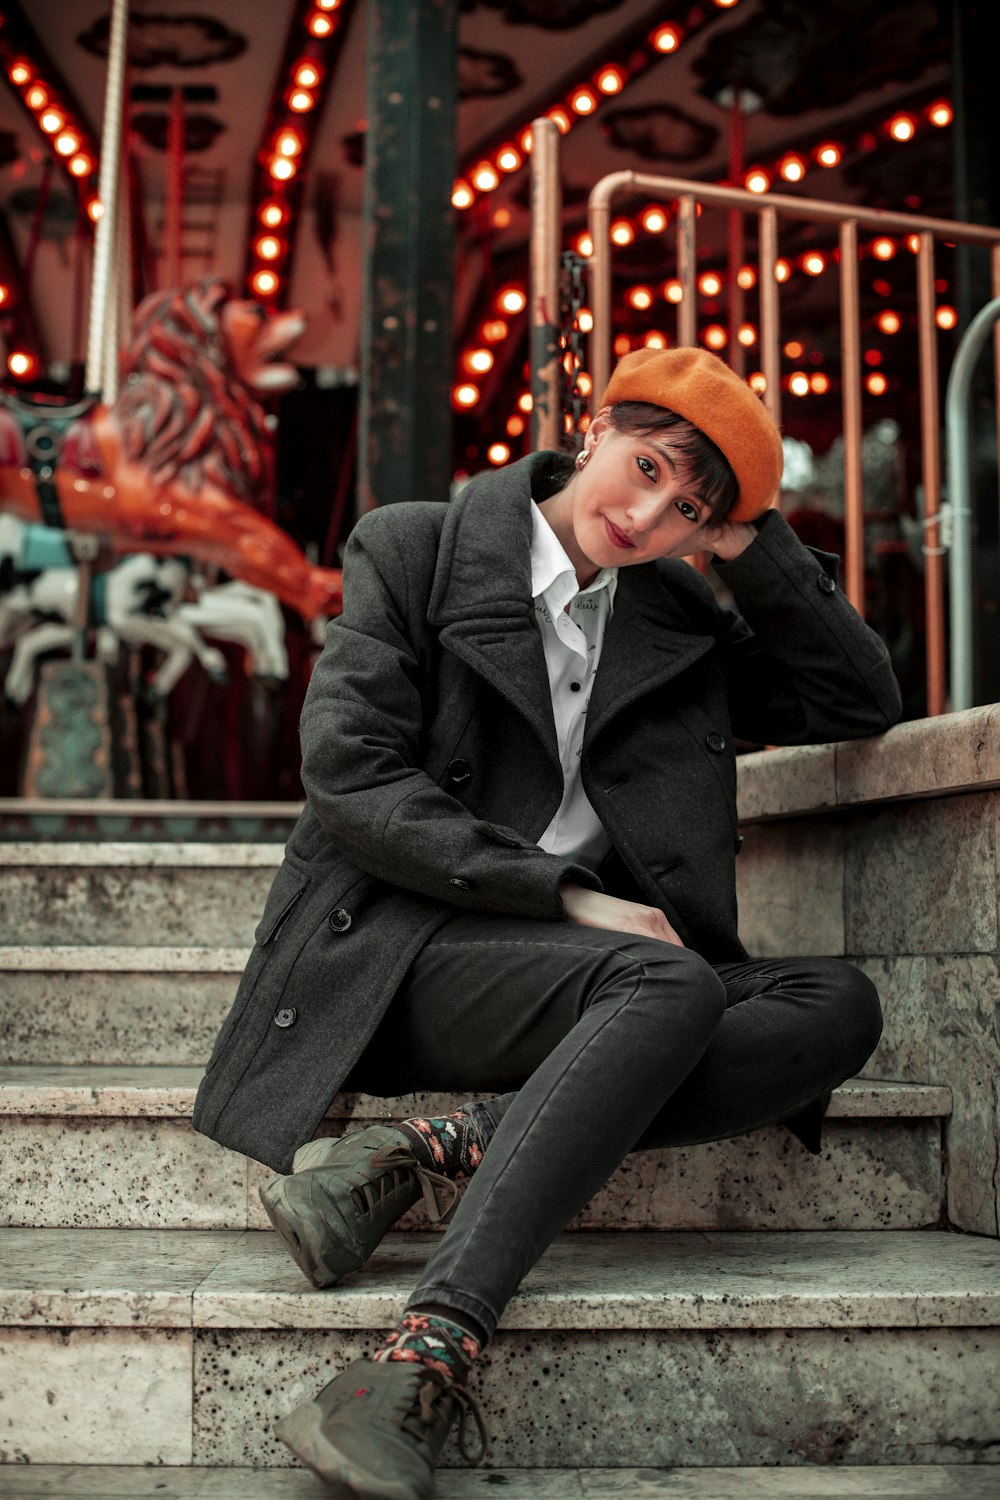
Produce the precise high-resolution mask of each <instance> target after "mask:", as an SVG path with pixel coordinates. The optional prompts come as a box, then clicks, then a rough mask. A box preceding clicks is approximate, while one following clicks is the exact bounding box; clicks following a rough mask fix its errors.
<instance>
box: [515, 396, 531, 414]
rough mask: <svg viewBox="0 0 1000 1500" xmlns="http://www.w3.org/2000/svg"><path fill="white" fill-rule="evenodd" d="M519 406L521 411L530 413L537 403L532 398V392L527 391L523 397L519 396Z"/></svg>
mask: <svg viewBox="0 0 1000 1500" xmlns="http://www.w3.org/2000/svg"><path fill="white" fill-rule="evenodd" d="M517 404H518V406H519V408H520V409H521V411H524V412H528V411H530V410H531V408H532V407H533V406H534V404H535V403H534V401H533V400H532V398H531V394H530V392H529V391H525V392H524V394H523V395H521V396H518V398H517Z"/></svg>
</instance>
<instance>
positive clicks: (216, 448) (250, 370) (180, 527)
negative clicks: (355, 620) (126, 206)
mask: <svg viewBox="0 0 1000 1500" xmlns="http://www.w3.org/2000/svg"><path fill="white" fill-rule="evenodd" d="M303 328H304V321H303V319H302V317H301V315H300V314H298V313H268V312H266V311H265V309H264V308H262V307H261V306H260V305H259V304H258V303H255V302H249V301H242V300H239V299H237V298H235V297H234V296H233V295H232V293H231V291H230V289H229V288H228V287H227V285H226V283H224V282H222V281H218V280H209V281H204V282H200V283H198V284H196V285H194V286H190V287H187V288H185V289H184V290H182V291H168V292H156V293H153V295H151V296H149V297H147V298H146V299H145V300H144V301H143V302H142V303H140V305H139V307H138V308H137V309H136V313H135V318H134V323H133V332H132V338H131V342H130V343H129V345H128V347H127V349H126V350H125V352H124V355H123V362H122V384H121V389H120V392H119V395H118V397H117V399H116V400H115V401H114V403H113V404H112V405H110V406H104V405H101V404H99V403H97V402H80V403H77V405H76V406H73V407H66V406H58V405H55V404H53V403H48V402H44V401H31V400H19V399H17V398H14V397H12V396H11V395H9V394H7V395H4V396H0V511H6V512H8V513H10V514H12V515H14V516H17V517H19V518H20V519H21V520H22V521H26V522H42V523H44V524H46V525H49V526H55V527H60V528H64V529H68V530H72V531H81V532H90V533H97V534H99V535H100V536H102V537H104V538H106V539H107V540H108V541H109V542H110V543H111V544H112V545H113V546H115V547H117V548H118V549H119V550H120V551H128V552H151V553H156V554H158V555H174V556H183V557H189V558H194V559H196V560H197V561H199V562H202V563H205V564H208V565H212V566H215V567H218V568H221V569H223V570H224V571H225V572H226V573H228V574H230V575H231V576H232V577H234V578H239V579H242V580H243V581H244V582H246V583H249V584H252V585H253V586H255V587H257V588H261V589H265V590H267V591H269V592H272V593H274V594H276V595H277V596H278V598H279V599H281V600H282V601H283V602H284V603H285V604H287V605H289V607H290V608H292V609H294V610H296V611H297V612H298V613H299V614H300V615H302V617H303V618H304V619H305V620H316V619H317V618H318V617H321V616H327V615H331V614H336V613H338V611H339V609H340V604H341V575H340V570H339V569H335V568H322V567H318V566H316V565H314V564H312V563H310V562H309V561H308V559H307V558H306V557H305V556H304V555H303V553H302V552H301V551H300V549H299V548H298V547H297V546H296V544H295V543H294V542H293V541H292V539H291V537H290V536H288V534H287V533H286V532H284V531H282V530H281V528H280V527H278V526H276V525H275V524H274V522H273V521H271V520H269V519H268V518H267V517H266V516H264V515H262V514H261V511H260V510H259V508H258V507H259V506H260V505H261V504H263V503H265V502H266V501H267V499H268V498H269V497H270V493H271V488H272V473H271V456H270V455H271V446H272V444H271V434H270V430H269V419H268V417H267V415H266V413H265V411H264V408H263V406H262V405H261V403H260V401H259V400H258V395H273V394H275V393H276V392H279V391H283V390H287V389H288V388H289V387H290V386H292V385H293V384H294V383H295V381H296V379H297V376H296V371H295V368H294V366H292V365H291V364H288V363H286V362H284V356H285V355H286V354H287V352H288V350H289V348H290V346H291V345H292V344H293V343H294V341H295V340H296V339H297V338H298V337H299V336H300V335H301V333H302V331H303Z"/></svg>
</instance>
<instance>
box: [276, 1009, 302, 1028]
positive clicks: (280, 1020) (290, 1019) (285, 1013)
mask: <svg viewBox="0 0 1000 1500" xmlns="http://www.w3.org/2000/svg"><path fill="white" fill-rule="evenodd" d="M297 1015H298V1011H297V1010H296V1009H295V1006H294V1005H286V1006H283V1007H282V1009H281V1010H276V1011H275V1012H274V1024H275V1026H294V1025H295V1018H296V1016H297Z"/></svg>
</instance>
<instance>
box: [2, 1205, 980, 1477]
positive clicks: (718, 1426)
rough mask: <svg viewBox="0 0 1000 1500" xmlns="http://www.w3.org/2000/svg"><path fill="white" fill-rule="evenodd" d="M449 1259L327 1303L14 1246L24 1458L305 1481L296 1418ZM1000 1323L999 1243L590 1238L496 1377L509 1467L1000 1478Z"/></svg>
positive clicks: (938, 1235)
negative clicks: (290, 1427) (941, 1469)
mask: <svg viewBox="0 0 1000 1500" xmlns="http://www.w3.org/2000/svg"><path fill="white" fill-rule="evenodd" d="M433 1242H434V1241H433V1236H421V1235H392V1236H389V1237H388V1238H387V1240H386V1241H385V1242H384V1243H383V1245H382V1246H381V1247H380V1249H379V1251H378V1253H377V1254H376V1255H375V1256H374V1257H373V1259H372V1261H371V1262H370V1263H369V1265H368V1266H367V1267H366V1269H365V1271H364V1272H363V1273H361V1274H360V1275H358V1276H356V1277H354V1278H352V1279H351V1280H350V1281H348V1282H346V1283H344V1284H343V1285H342V1286H340V1287H337V1288H334V1289H332V1290H330V1291H326V1292H317V1291H315V1290H313V1289H312V1288H309V1287H307V1286H306V1284H305V1283H304V1282H303V1280H302V1278H301V1276H300V1275H299V1273H298V1271H297V1270H296V1269H295V1267H294V1266H293V1265H292V1263H291V1262H290V1260H289V1259H288V1257H287V1255H286V1254H285V1252H284V1250H283V1249H282V1247H281V1245H280V1243H279V1242H278V1240H277V1238H276V1236H274V1235H272V1234H269V1233H260V1232H253V1231H248V1232H244V1233H226V1232H214V1233H213V1232H208V1233H206V1232H191V1233H189V1232H184V1231H177V1230H174V1231H155V1230H154V1231H141V1230H140V1231H135V1230H133V1231H118V1230H39V1229H21V1230H19V1229H7V1230H3V1231H0V1328H2V1330H3V1331H2V1333H0V1368H2V1369H3V1370H4V1372H5V1375H4V1380H5V1392H4V1395H5V1400H4V1407H3V1410H4V1425H3V1437H2V1440H0V1447H2V1449H3V1453H4V1456H5V1457H6V1458H7V1459H8V1460H10V1461H15V1462H16V1461H19V1462H21V1463H31V1464H35V1463H39V1464H53V1463H54V1464H58V1463H67V1462H72V1463H75V1464H80V1463H95V1464H108V1463H112V1462H115V1463H119V1464H146V1463H149V1464H167V1465H170V1464H177V1465H188V1464H195V1465H201V1466H207V1467H213V1468H214V1467H222V1468H225V1467H242V1466H250V1467H257V1466H259V1467H269V1466H272V1467H281V1466H283V1465H285V1464H286V1463H287V1462H288V1461H289V1455H288V1454H287V1453H286V1451H285V1450H284V1449H283V1447H282V1446H281V1445H280V1444H279V1443H278V1442H277V1441H276V1440H275V1438H274V1436H273V1425H274V1421H275V1419H276V1418H277V1417H278V1416H279V1415H281V1414H282V1413H284V1412H286V1411H287V1410H289V1409H290V1407H292V1406H293V1405H295V1404H296V1403H297V1402H299V1401H300V1400H302V1399H304V1398H305V1397H307V1396H308V1395H310V1394H312V1393H314V1392H315V1390H316V1389H317V1388H318V1387H319V1386H321V1385H322V1384H323V1383H324V1382H325V1381H326V1380H328V1379H329V1378H330V1376H331V1374H332V1373H333V1372H335V1371H336V1370H337V1369H338V1368H340V1367H341V1366H342V1365H343V1364H344V1363H346V1362H347V1361H349V1360H351V1359H353V1358H356V1357H358V1356H360V1355H362V1354H364V1353H365V1352H366V1351H367V1350H370V1349H371V1347H372V1344H373V1340H374V1339H375V1338H376V1337H377V1336H378V1333H379V1332H380V1330H382V1329H384V1328H385V1327H386V1326H387V1325H390V1324H391V1323H392V1322H393V1321H395V1319H396V1318H398V1316H399V1315H400V1313H401V1311H402V1308H403V1306H404V1303H405V1299H406V1295H407V1293H408V1291H409V1289H410V1288H411V1287H412V1285H413V1283H414V1279H415V1277H416V1276H417V1275H418V1274H419V1271H420V1267H421V1266H422V1264H423V1261H424V1258H425V1256H426V1255H427V1253H428V1251H429V1249H430V1247H431V1246H432V1244H433ZM998 1322H1000V1244H998V1243H997V1242H996V1241H994V1240H991V1239H987V1238H985V1237H977V1236H973V1235H960V1234H954V1233H949V1232H942V1231H937V1232H930V1233H907V1232H902V1233H897V1234H892V1235H888V1234H886V1233H884V1232H874V1233H866V1232H859V1233H855V1234H845V1233H841V1232H834V1233H823V1232H821V1233H810V1232H807V1233H797V1234H781V1233H764V1234H756V1233H753V1234H751V1233H743V1234H717V1233H708V1234H636V1235H620V1234H608V1235H600V1234H595V1235H565V1236H562V1237H561V1238H560V1239H559V1240H558V1241H557V1242H556V1244H554V1245H553V1246H552V1247H551V1249H550V1250H549V1251H548V1252H547V1253H546V1254H545V1255H544V1256H543V1257H542V1259H541V1261H540V1262H539V1263H538V1265H537V1266H536V1267H535V1268H534V1270H533V1271H532V1272H531V1273H530V1274H529V1276H528V1277H527V1278H526V1280H525V1282H524V1284H523V1286H522V1289H521V1291H520V1292H519V1293H518V1295H517V1296H516V1297H515V1298H514V1300H513V1301H512V1303H511V1304H510V1306H509V1308H508V1309H507V1312H506V1314H505V1316H504V1319H503V1322H502V1324H501V1329H500V1332H499V1334H498V1336H497V1339H496V1341H495V1343H494V1344H493V1346H492V1348H491V1349H490V1351H489V1352H488V1354H487V1355H486V1357H485V1358H484V1359H483V1360H482V1362H481V1367H480V1370H479V1373H478V1376H477V1386H478V1389H479V1392H480V1394H481V1396H482V1400H483V1404H484V1409H485V1411H486V1414H487V1419H488V1422H489V1426H490V1430H491V1434H492V1438H493V1446H492V1455H491V1462H492V1464H493V1465H495V1466H496V1467H497V1468H498V1469H500V1470H504V1469H510V1468H521V1467H529V1468H565V1467H570V1466H573V1467H576V1466H585V1467H588V1468H613V1467H618V1466H637V1465H643V1466H645V1465H649V1466H654V1467H662V1466H667V1465H681V1466H702V1465H706V1466H732V1465H751V1466H760V1465H772V1464H781V1465H809V1464H823V1463H837V1464H841V1463H844V1464H890V1465H891V1464H911V1463H912V1464H920V1465H926V1464H928V1463H931V1464H933V1463H943V1464H951V1463H953V1462H954V1460H955V1458H956V1456H959V1457H960V1458H961V1459H962V1460H963V1461H965V1462H969V1463H973V1462H978V1463H989V1462H996V1461H997V1459H998V1458H1000V1445H998V1434H1000V1382H998V1381H997V1380H996V1371H997V1368H998V1361H1000V1327H998ZM443 1464H444V1466H445V1467H460V1466H461V1460H460V1459H459V1456H458V1454H457V1451H456V1449H455V1448H454V1446H453V1445H450V1446H449V1447H448V1448H447V1449H446V1451H445V1454H444V1455H443ZM494 1482H495V1481H494ZM630 1493H632V1492H631V1491H630Z"/></svg>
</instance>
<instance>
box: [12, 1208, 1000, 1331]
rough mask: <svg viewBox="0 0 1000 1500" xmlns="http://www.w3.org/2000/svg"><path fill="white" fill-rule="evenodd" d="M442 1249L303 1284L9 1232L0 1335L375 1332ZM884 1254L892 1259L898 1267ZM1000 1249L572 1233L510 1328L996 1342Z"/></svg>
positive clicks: (155, 1243)
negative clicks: (859, 1333)
mask: <svg viewBox="0 0 1000 1500" xmlns="http://www.w3.org/2000/svg"><path fill="white" fill-rule="evenodd" d="M437 1243H438V1237H437V1236H436V1235H433V1234H407V1235H396V1234H392V1235H389V1236H387V1237H386V1239H385V1240H384V1241H383V1242H382V1245H381V1247H380V1248H379V1250H378V1251H377V1252H376V1254H375V1255H374V1256H373V1257H372V1259H371V1261H370V1262H369V1264H368V1266H367V1268H366V1270H365V1272H364V1273H363V1274H362V1275H360V1276H357V1277H352V1278H351V1279H350V1280H349V1281H347V1282H345V1283H344V1284H343V1285H341V1286H339V1287H337V1288H334V1289H331V1290H329V1291H317V1290H315V1289H314V1288H313V1287H310V1286H308V1285H307V1284H306V1282H305V1281H304V1279H303V1277H302V1275H301V1273H300V1272H299V1271H298V1270H297V1269H296V1267H295V1266H294V1265H293V1264H292V1263H291V1261H290V1260H289V1257H288V1254H287V1252H286V1251H285V1249H284V1248H283V1246H282V1245H281V1243H280V1241H279V1240H278V1238H277V1236H276V1235H274V1234H271V1233H269V1232H264V1231H256V1230H249V1231H245V1232H242V1233H241V1232H239V1231H232V1232H227V1231H217V1232H206V1231H191V1232H186V1231H182V1230H159V1231H157V1230H153V1231H147V1230H85V1229H53V1230H39V1229H5V1230H0V1321H2V1322H3V1323H5V1324H7V1325H8V1326H10V1325H16V1326H19V1327H29V1326H31V1327H53V1326H55V1327H61V1328H68V1327H77V1328H81V1327H88V1328H92V1327H95V1326H104V1327H131V1328H136V1329H148V1328H164V1327H168V1328H184V1327H193V1328H209V1329H210V1328H216V1329H222V1328H233V1329H235V1328H244V1329H255V1330H264V1329H280V1330H292V1329H322V1330H329V1331H331V1332H332V1331H333V1330H350V1329H354V1330H361V1329H368V1330H378V1329H380V1328H383V1327H386V1326H389V1325H391V1324H392V1322H393V1321H394V1320H395V1319H396V1318H398V1317H399V1316H400V1314H401V1312H402V1310H403V1306H404V1303H405V1301H406V1297H407V1295H408V1292H409V1290H410V1288H411V1287H412V1285H413V1282H414V1279H415V1277H416V1276H417V1275H418V1274H419V1272H420V1270H421V1268H422V1266H423V1264H424V1262H425V1261H426V1259H427V1257H428V1255H429V1254H430V1252H431V1250H432V1249H433V1248H434V1246H435V1245H436V1244H437ZM890 1247H891V1253H888V1252H889V1250H890ZM998 1322H1000V1245H998V1244H997V1243H996V1242H995V1241H993V1240H989V1239H981V1238H978V1237H976V1236H972V1235H956V1234H950V1233H947V1232H940V1231H930V1232H916V1233H911V1232H907V1231H900V1232H897V1233H894V1234H893V1235H892V1237H891V1242H890V1244H887V1236H886V1234H885V1233H884V1232H882V1231H877V1230H876V1231H857V1232H853V1233H848V1232H844V1231H830V1232H822V1231H820V1232H810V1231H807V1232H797V1233H791V1234H787V1233H781V1232H764V1233H746V1232H742V1233H735V1234H734V1233H719V1232H708V1233H695V1234H692V1233H687V1234H685V1233H638V1234H632V1235H628V1236H623V1235H620V1234H615V1233H593V1234H588V1235H586V1236H579V1235H563V1236H561V1237H560V1238H559V1239H558V1240H557V1241H556V1242H555V1244H554V1245H553V1246H552V1247H551V1248H550V1249H549V1250H548V1251H547V1252H546V1253H545V1255H544V1256H543V1257H542V1259H541V1260H540V1261H539V1262H538V1264H537V1265H536V1266H535V1268H534V1269H533V1270H532V1271H531V1273H530V1274H529V1275H528V1277H527V1278H526V1280H525V1282H524V1284H523V1286H522V1289H521V1290H520V1291H519V1292H518V1294H517V1296H516V1297H515V1298H514V1300H513V1302H512V1303H511V1304H510V1306H509V1307H508V1309H507V1312H506V1314H505V1315H504V1318H503V1320H502V1323H501V1327H502V1328H504V1329H542V1328H547V1329H555V1328H560V1329H574V1330H584V1329H585V1330H597V1329H638V1330H650V1329H683V1330H687V1331H691V1332H697V1331H699V1330H709V1329H722V1328H743V1329H748V1328H752V1329H757V1330H760V1329H791V1328H933V1329H942V1328H989V1327H994V1326H996V1324H997V1323H998Z"/></svg>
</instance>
